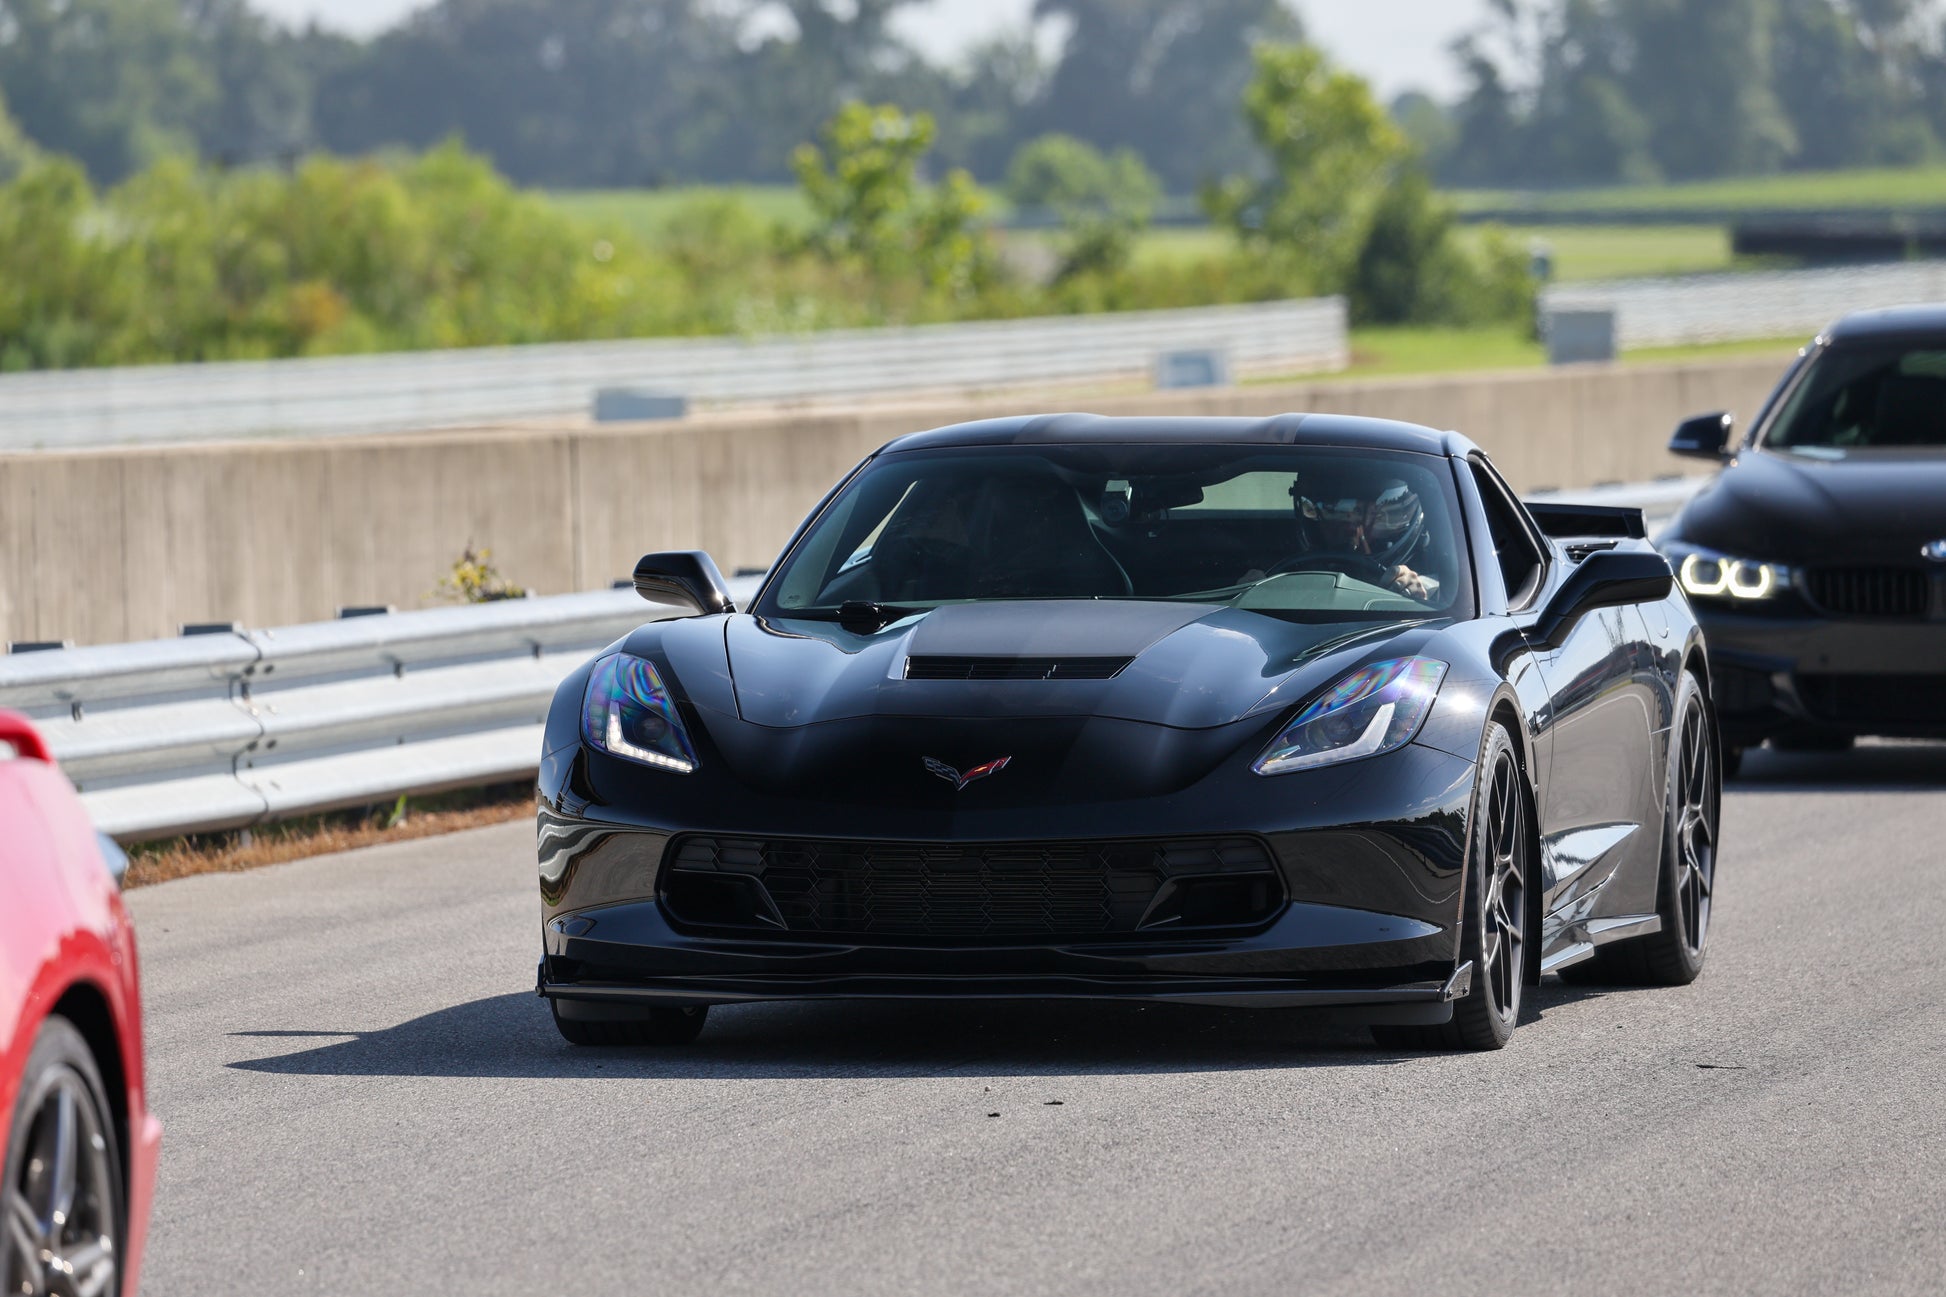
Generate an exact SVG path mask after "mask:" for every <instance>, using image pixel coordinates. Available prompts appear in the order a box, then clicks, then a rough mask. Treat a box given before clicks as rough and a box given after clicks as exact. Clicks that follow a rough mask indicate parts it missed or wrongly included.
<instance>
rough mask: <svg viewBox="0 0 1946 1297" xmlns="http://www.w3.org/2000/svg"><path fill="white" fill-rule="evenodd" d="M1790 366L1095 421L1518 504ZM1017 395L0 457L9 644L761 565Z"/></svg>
mask: <svg viewBox="0 0 1946 1297" xmlns="http://www.w3.org/2000/svg"><path fill="white" fill-rule="evenodd" d="M1784 359H1786V357H1783V356H1778V357H1760V358H1756V359H1749V360H1736V361H1724V362H1718V363H1713V364H1701V365H1672V366H1655V367H1650V366H1633V365H1631V366H1601V367H1585V368H1575V369H1571V370H1557V371H1545V370H1535V371H1530V372H1514V373H1503V374H1492V375H1478V374H1471V375H1455V376H1452V377H1436V378H1414V379H1399V380H1383V381H1370V382H1314V383H1306V384H1299V385H1278V386H1261V387H1236V388H1223V389H1210V390H1205V391H1195V392H1158V393H1149V394H1144V395H1139V396H1126V397H1117V398H1115V399H1106V400H1103V399H1098V400H1092V401H1089V402H1087V403H1086V405H1087V408H1090V409H1094V410H1098V411H1099V412H1101V413H1104V414H1133V413H1152V414H1242V415H1269V414H1275V413H1280V412H1284V411H1291V410H1316V411H1328V412H1334V413H1345V414H1362V415H1373V416H1378V417H1384V418H1394V419H1406V420H1411V421H1413V422H1417V423H1425V424H1431V425H1433V426H1436V427H1442V428H1457V429H1459V430H1460V431H1462V432H1464V433H1466V434H1467V435H1468V436H1470V437H1472V438H1473V439H1474V440H1475V441H1477V442H1479V443H1480V444H1481V445H1482V446H1484V447H1485V448H1486V449H1487V450H1488V451H1489V453H1491V454H1492V455H1493V456H1494V458H1495V460H1496V462H1497V463H1499V464H1500V466H1501V468H1502V470H1503V471H1504V472H1505V473H1506V474H1507V475H1508V477H1509V478H1510V479H1511V480H1512V481H1513V483H1514V485H1515V486H1516V487H1517V488H1519V489H1522V490H1532V489H1538V488H1541V487H1549V486H1552V487H1579V486H1588V485H1593V484H1595V483H1599V482H1604V481H1631V480H1642V479H1647V478H1653V477H1657V476H1661V475H1664V474H1669V473H1678V472H1696V471H1698V469H1699V467H1700V466H1699V465H1697V464H1696V463H1695V462H1694V461H1681V460H1676V459H1672V458H1671V457H1669V456H1668V455H1667V454H1666V453H1665V452H1664V450H1663V447H1664V445H1665V444H1666V442H1667V439H1668V436H1669V433H1670V431H1671V430H1672V428H1673V427H1674V425H1675V423H1676V421H1677V420H1678V419H1680V418H1682V417H1684V416H1686V415H1689V414H1694V413H1698V412H1702V411H1708V410H1717V409H1727V410H1733V411H1735V412H1736V413H1737V414H1738V415H1739V416H1741V417H1742V418H1745V419H1747V418H1749V417H1750V416H1751V415H1753V414H1754V413H1755V412H1756V409H1757V407H1758V406H1759V404H1760V403H1761V402H1762V400H1763V398H1764V396H1765V395H1766V393H1767V392H1768V391H1769V389H1770V386H1771V384H1772V383H1773V382H1774V381H1775V379H1776V377H1777V374H1778V373H1779V371H1780V369H1781V366H1782V363H1783V361H1784ZM1019 405H1020V403H1019V402H1018V401H1015V402H1011V403H994V402H981V403H975V404H964V403H963V404H957V405H952V406H944V405H930V406H869V407H861V408H859V409H855V410H851V411H846V412H829V411H806V412H789V411H785V412H768V413H764V414H760V415H759V414H722V415H706V416H702V417H698V418H693V419H689V420H684V421H682V422H678V423H668V424H646V425H634V426H606V427H599V428H596V427H589V426H575V427H569V426H563V427H559V428H537V429H532V430H494V431H479V432H467V431H459V432H445V433H438V434H421V435H411V436H386V437H369V438H359V439H353V440H318V441H287V442H268V443H230V444H222V445H207V446H187V447H139V448H123V449H106V450H93V451H42V452H28V453H18V454H9V455H0V640H5V641H21V640H62V639H66V640H73V641H75V642H76V643H82V644H87V643H110V642H117V641H125V640H135V639H145V638H151V637H158V636H167V635H173V634H175V633H176V631H177V629H178V627H179V626H180V625H182V624H183V623H186V622H198V621H238V622H242V623H244V624H245V625H249V626H278V625H289V624H293V623H297V622H304V621H311V620H316V619H319V618H325V617H329V616H331V615H332V614H333V613H334V612H335V611H336V609H338V608H339V607H340V606H343V605H347V604H394V605H397V606H398V607H400V608H414V607H420V606H422V605H424V604H425V603H426V602H427V601H428V599H429V598H430V596H431V594H432V592H433V590H434V588H435V587H436V585H437V584H438V582H439V579H440V577H441V576H442V575H444V574H445V573H446V572H447V571H449V570H450V568H451V566H452V563H453V561H454V559H456V558H457V557H458V556H459V554H460V551H461V550H462V548H463V547H465V546H466V545H467V544H468V543H469V542H471V543H472V544H474V545H476V546H482V547H486V548H490V549H491V550H492V551H493V558H494V562H495V563H496V564H497V565H498V566H499V567H500V568H501V569H502V570H503V571H504V572H505V573H506V574H507V575H508V576H509V577H510V578H512V579H514V580H516V581H518V582H520V583H522V584H524V585H527V586H529V587H530V588H532V589H534V590H535V591H537V592H538V593H543V594H555V593H564V592H568V591H573V590H583V589H592V588H597V587H602V586H606V585H607V584H609V582H610V581H612V580H614V579H616V578H619V577H625V576H627V575H628V573H629V572H630V571H631V570H632V569H633V566H634V562H635V559H636V558H637V557H638V556H640V555H641V554H642V553H644V552H645V551H649V550H655V549H673V548H685V549H686V548H703V549H707V550H709V551H710V552H711V553H712V554H714V555H715V556H716V558H717V561H718V562H719V563H720V564H722V566H723V567H724V569H725V570H726V571H728V570H731V569H734V568H736V567H739V566H762V565H767V564H768V563H770V561H771V560H772V559H773V558H775V556H776V554H777V551H778V549H779V548H780V547H781V546H782V544H783V543H784V541H785V540H786V539H788V537H789V535H790V532H791V530H792V528H793V527H794V526H795V525H796V523H797V522H798V520H799V519H800V518H801V517H802V516H803V514H804V513H805V511H806V510H808V509H809V508H810V507H811V506H812V505H813V504H815V503H816V502H817V500H818V498H819V497H820V496H821V495H822V494H823V493H824V492H825V491H826V490H827V489H828V488H829V487H830V485H831V484H832V483H833V482H834V481H835V480H836V479H837V478H838V477H839V476H840V475H841V474H843V473H844V472H845V470H846V469H848V468H850V467H851V466H852V465H853V464H854V463H856V462H857V461H858V460H859V459H860V458H862V457H863V456H864V455H865V454H866V453H868V452H869V451H871V450H872V449H873V448H874V447H876V446H878V445H880V444H882V443H883V442H885V441H887V440H889V439H891V438H892V437H895V436H898V435H899V434H901V433H905V432H910V431H914V430H917V429H921V428H928V427H934V426H938V425H940V424H945V423H952V422H957V421H959V420H961V419H967V418H980V417H987V416H991V415H996V414H1004V413H1013V412H1017V410H1018V408H1019Z"/></svg>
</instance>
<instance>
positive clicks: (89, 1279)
mask: <svg viewBox="0 0 1946 1297" xmlns="http://www.w3.org/2000/svg"><path fill="white" fill-rule="evenodd" d="M9 1116H10V1124H9V1126H8V1128H7V1129H8V1133H7V1154H6V1166H5V1177H6V1178H5V1179H4V1180H0V1292H12V1293H17V1292H70V1291H99V1292H108V1293H115V1292H120V1291H121V1285H122V1275H121V1273H120V1267H121V1258H122V1253H123V1248H124V1246H125V1244H126V1241H127V1239H126V1221H127V1212H128V1202H127V1198H126V1196H125V1194H124V1191H123V1188H122V1161H121V1139H120V1137H119V1133H118V1132H117V1130H116V1127H115V1120H114V1109H113V1108H112V1107H111V1106H110V1105H109V1103H108V1092H107V1089H106V1087H104V1086H103V1085H102V1081H101V1069H100V1068H99V1067H98V1066H97V1065H96V1063H95V1056H94V1052H93V1051H92V1050H90V1049H89V1048H88V1042H87V1041H86V1040H85V1039H84V1038H83V1037H82V1035H81V1033H80V1032H79V1031H77V1030H76V1029H75V1027H74V1024H73V1023H71V1022H69V1021H68V1020H67V1019H66V1018H63V1017H59V1016H53V1017H49V1018H48V1019H47V1020H46V1021H44V1022H43V1023H42V1024H41V1028H40V1032H39V1034H38V1035H37V1036H36V1037H35V1038H34V1047H33V1049H31V1050H30V1051H29V1052H28V1055H27V1066H26V1068H25V1069H24V1070H23V1072H22V1073H21V1084H20V1094H19V1097H18V1098H17V1099H16V1100H15V1102H14V1110H13V1112H12V1113H11V1114H9ZM63 1194H65V1197H66V1201H65V1202H61V1201H58V1200H57V1199H58V1198H59V1197H60V1196H62V1195H63Z"/></svg>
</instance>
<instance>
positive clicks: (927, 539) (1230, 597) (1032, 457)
mask: <svg viewBox="0 0 1946 1297" xmlns="http://www.w3.org/2000/svg"><path fill="white" fill-rule="evenodd" d="M1458 518H1459V508H1458V501H1457V498H1456V496H1455V494H1454V488H1453V479H1452V474H1451V471H1450V469H1449V468H1448V466H1447V464H1446V462H1445V461H1444V460H1443V459H1440V458H1437V457H1435V456H1430V455H1422V454H1412V453H1404V452H1383V451H1367V450H1344V449H1335V448H1333V449H1322V448H1313V447H1287V446H1280V447H1270V448H1266V447H1261V446H1234V445H1223V446H1153V445H1137V446H1097V445H1091V446H982V447H965V448H955V449H941V450H920V451H904V452H896V453H892V454H888V455H884V456H882V457H880V458H879V459H878V460H876V461H874V462H873V463H872V464H870V465H868V466H867V467H866V468H865V469H864V471H863V472H861V473H860V474H858V476H856V477H855V478H854V479H853V480H852V481H851V482H850V483H849V484H848V485H847V486H846V487H845V489H844V490H843V491H842V492H841V493H839V495H838V496H837V497H836V498H835V499H834V500H832V501H831V503H830V504H829V505H828V506H827V507H826V508H825V509H824V510H823V511H822V512H821V513H820V514H819V515H818V517H817V518H816V520H815V521H814V522H813V523H812V525H811V526H810V527H809V528H808V529H807V530H806V532H805V533H804V535H803V536H802V537H801V538H800V539H799V541H798V543H797V544H796V545H795V546H793V547H792V549H791V551H790V553H789V554H788V555H786V556H785V558H784V560H783V562H782V563H781V564H780V566H779V569H778V572H777V574H776V576H775V578H774V579H773V580H772V581H771V582H770V583H769V585H768V587H767V588H766V591H765V594H764V598H763V600H762V602H761V603H760V604H759V606H758V607H757V609H756V610H755V611H756V612H757V613H758V615H760V616H767V617H772V618H803V619H820V618H822V619H833V620H837V619H843V618H845V617H846V616H847V610H848V609H856V608H859V607H866V606H871V607H878V608H882V609H884V610H886V613H887V618H886V619H889V618H890V617H895V616H902V615H906V614H908V613H912V612H922V611H928V610H930V609H933V608H936V607H938V606H940V605H942V604H949V603H972V602H981V601H993V600H1020V599H1043V600H1051V599H1144V600H1176V601H1182V602H1190V603H1208V604H1220V605H1230V606H1233V607H1238V608H1245V609H1250V610H1252V611H1257V612H1262V613H1267V614H1270V615H1273V616H1280V617H1285V618H1288V619H1292V620H1301V621H1384V620H1422V619H1426V618H1434V617H1437V618H1445V617H1465V616H1469V615H1471V608H1472V598H1473V596H1472V586H1471V578H1470V572H1469V565H1468V563H1467V561H1466V552H1467V551H1466V546H1465V543H1464V533H1463V531H1462V530H1461V528H1460V525H1459V522H1458Z"/></svg>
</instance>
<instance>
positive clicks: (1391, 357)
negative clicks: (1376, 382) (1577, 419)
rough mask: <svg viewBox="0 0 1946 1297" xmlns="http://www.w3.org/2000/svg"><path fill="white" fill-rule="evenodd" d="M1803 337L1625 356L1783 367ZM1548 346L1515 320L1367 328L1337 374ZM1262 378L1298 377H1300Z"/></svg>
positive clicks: (1525, 355)
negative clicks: (1751, 361)
mask: <svg viewBox="0 0 1946 1297" xmlns="http://www.w3.org/2000/svg"><path fill="white" fill-rule="evenodd" d="M1804 341H1805V340H1804V339H1803V338H1765V339H1758V340H1754V341H1749V342H1725V343H1713V344H1710V345H1708V346H1699V347H1655V348H1649V349H1644V350H1641V351H1631V352H1628V353H1626V354H1624V355H1623V357H1622V360H1623V362H1624V363H1626V364H1668V363H1675V362H1680V361H1705V360H1728V359H1734V358H1738V357H1743V356H1768V357H1773V358H1775V360H1776V362H1777V369H1778V372H1779V373H1782V372H1783V368H1784V365H1785V363H1786V362H1788V361H1789V360H1790V358H1791V356H1792V355H1794V354H1795V353H1796V351H1797V349H1798V348H1799V347H1801V346H1803V345H1804ZM1546 364H1547V349H1546V348H1544V347H1543V346H1541V344H1540V343H1539V342H1536V341H1535V340H1534V339H1533V338H1532V337H1530V336H1529V335H1528V333H1527V331H1526V330H1525V329H1521V328H1518V327H1516V326H1514V325H1496V326H1494V327H1492V328H1484V329H1423V328H1364V329H1353V330H1352V332H1351V368H1350V369H1347V370H1344V371H1343V372H1341V373H1338V374H1333V375H1328V377H1331V378H1348V379H1357V378H1387V377H1402V376H1407V375H1412V374H1452V373H1462V372H1468V371H1480V370H1494V369H1538V368H1540V367H1542V366H1544V365H1546ZM1253 381H1257V382H1279V383H1281V382H1292V381H1296V378H1295V376H1285V377H1276V378H1265V379H1258V380H1253Z"/></svg>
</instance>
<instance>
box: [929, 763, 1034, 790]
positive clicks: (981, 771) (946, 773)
mask: <svg viewBox="0 0 1946 1297" xmlns="http://www.w3.org/2000/svg"><path fill="white" fill-rule="evenodd" d="M1012 760H1013V758H1012V757H999V758H997V759H995V760H993V761H989V762H987V763H986V764H985V765H978V766H974V767H973V768H972V769H971V770H969V771H967V772H966V773H965V774H961V773H960V772H959V771H958V770H955V769H954V768H953V767H952V766H949V765H947V764H946V763H945V762H944V761H941V760H939V759H938V758H937V757H926V758H925V762H926V769H927V770H928V771H930V772H931V773H933V774H935V775H938V776H939V777H940V778H941V779H944V780H945V781H946V782H947V783H949V784H951V785H952V786H953V790H954V791H955V792H964V791H965V790H966V786H967V785H968V784H970V783H972V782H973V781H974V780H976V779H985V778H986V777H987V776H988V775H997V774H999V773H1000V772H1001V771H1002V770H1005V769H1006V768H1007V763H1008V762H1009V761H1012Z"/></svg>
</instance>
